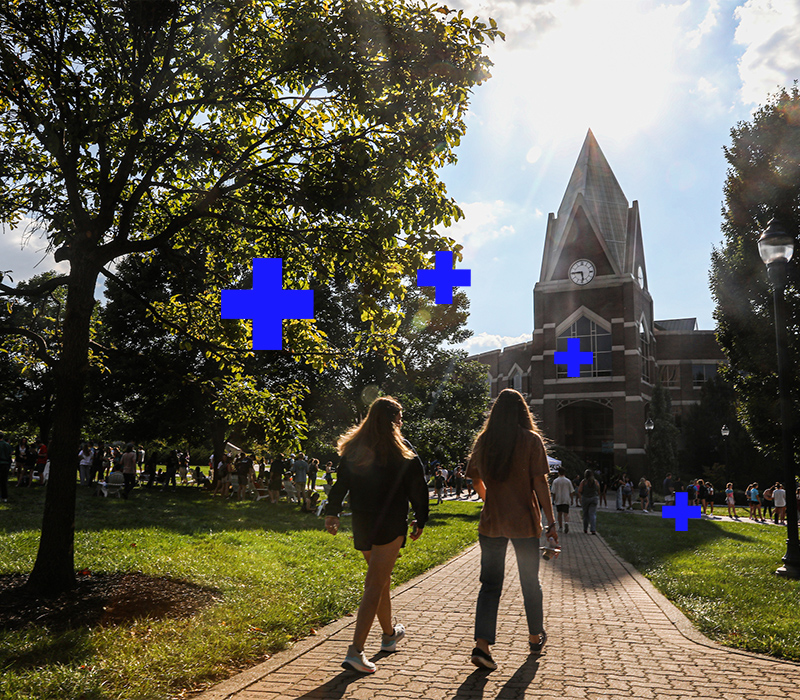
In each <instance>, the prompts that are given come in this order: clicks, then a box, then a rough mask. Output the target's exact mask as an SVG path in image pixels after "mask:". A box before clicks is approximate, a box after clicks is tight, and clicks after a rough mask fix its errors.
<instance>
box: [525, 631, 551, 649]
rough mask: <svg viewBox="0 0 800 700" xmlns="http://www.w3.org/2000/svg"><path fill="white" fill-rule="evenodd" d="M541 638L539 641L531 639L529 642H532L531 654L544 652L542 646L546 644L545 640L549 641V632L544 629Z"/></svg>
mask: <svg viewBox="0 0 800 700" xmlns="http://www.w3.org/2000/svg"><path fill="white" fill-rule="evenodd" d="M539 638H540V640H539V641H538V642H531V641H529V642H528V644H530V647H531V654H536V655H538V654H541V653H542V647H543V646H544V645H545V642H546V641H547V632H545V631H544V630H542V631H541V633H540V634H539Z"/></svg>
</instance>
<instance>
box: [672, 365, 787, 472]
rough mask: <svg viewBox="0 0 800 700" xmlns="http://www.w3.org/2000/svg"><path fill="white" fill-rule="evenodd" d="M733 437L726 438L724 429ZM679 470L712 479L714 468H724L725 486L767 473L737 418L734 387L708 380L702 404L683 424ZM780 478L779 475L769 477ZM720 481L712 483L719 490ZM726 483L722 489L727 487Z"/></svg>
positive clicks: (721, 380)
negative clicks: (721, 466) (716, 465)
mask: <svg viewBox="0 0 800 700" xmlns="http://www.w3.org/2000/svg"><path fill="white" fill-rule="evenodd" d="M723 425H725V426H727V427H728V430H729V431H730V433H729V434H728V437H727V438H724V437H723V436H722V434H721V433H720V430H721V429H722V426H723ZM681 433H682V437H683V450H682V451H681V464H680V470H681V472H682V473H683V475H684V476H689V475H690V474H691V475H694V476H700V475H702V476H703V477H706V476H708V478H711V474H710V470H711V469H712V468H713V466H714V464H719V465H723V467H724V469H723V471H722V475H723V476H722V478H723V479H725V482H724V483H727V482H728V481H733V482H734V483H736V484H738V485H740V486H741V485H742V483H745V484H746V483H747V482H749V481H752V479H753V474H754V473H759V474H764V473H766V471H767V469H768V465H767V464H765V463H764V462H765V460H764V457H763V455H761V454H759V452H758V451H757V450H756V449H755V446H754V445H753V442H752V440H751V439H750V436H749V435H748V433H747V431H746V430H745V428H744V426H743V425H742V424H741V423H740V422H739V420H738V418H737V399H736V392H735V390H734V388H733V385H732V384H731V383H730V382H729V381H727V380H726V379H724V378H723V377H721V376H720V375H717V376H714V377H712V378H711V379H709V380H708V381H707V382H706V383H705V384H703V388H702V389H701V391H700V403H699V404H695V405H693V406H690V407H689V410H688V412H687V414H686V416H685V417H684V420H683V421H682V426H681ZM770 476H777V475H770ZM720 480H721V479H720V478H715V479H712V481H713V482H714V484H715V485H716V486H717V487H719V482H720ZM724 483H723V485H724Z"/></svg>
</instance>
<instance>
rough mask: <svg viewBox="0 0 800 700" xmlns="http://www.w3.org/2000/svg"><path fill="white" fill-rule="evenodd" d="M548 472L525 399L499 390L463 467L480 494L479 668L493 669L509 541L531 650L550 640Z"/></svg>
mask: <svg viewBox="0 0 800 700" xmlns="http://www.w3.org/2000/svg"><path fill="white" fill-rule="evenodd" d="M548 473H549V467H548V464H547V452H546V451H545V447H544V440H543V438H542V434H541V432H540V431H539V428H538V427H537V426H536V422H535V421H534V419H533V416H532V415H531V412H530V409H529V408H528V404H526V403H525V399H524V398H523V397H522V394H520V393H519V392H518V391H514V390H513V389H504V390H503V391H501V392H500V395H499V396H498V397H497V400H496V401H495V402H494V406H492V410H491V412H490V413H489V417H488V418H487V419H486V423H485V424H484V426H483V429H482V430H481V432H480V433H479V434H478V437H477V438H476V439H475V445H474V446H473V448H472V456H471V457H470V459H469V465H468V466H467V476H468V477H469V478H471V479H472V483H473V486H474V488H475V491H476V492H477V493H478V495H479V496H480V497H481V498H482V499H483V509H482V510H481V518H480V523H479V525H478V540H479V542H480V547H481V590H480V593H479V594H478V603H477V606H476V610H475V648H474V649H473V650H472V658H471V661H472V663H473V664H475V665H476V666H478V667H482V668H488V669H495V668H497V664H496V663H495V662H494V660H493V659H492V657H491V654H490V653H489V646H490V645H492V644H494V643H495V633H496V630H497V609H498V605H499V603H500V594H501V593H502V592H503V574H504V571H505V559H506V548H507V547H508V540H511V542H512V544H513V545H514V551H515V552H516V555H517V566H518V567H519V579H520V584H521V586H522V597H523V600H524V602H525V616H526V618H527V620H528V634H529V637H528V643H529V645H530V651H531V653H532V654H541V653H542V647H543V646H544V644H545V642H546V641H547V634H546V633H545V631H544V613H543V610H542V587H541V585H540V584H539V537H540V536H541V534H542V511H544V514H545V515H546V516H547V521H548V522H549V523H550V524H549V526H548V528H547V535H548V536H549V537H552V538H553V539H554V540H555V543H556V544H558V535H557V533H556V522H555V518H554V517H553V502H552V501H551V500H550V486H549V484H548V482H547V475H548Z"/></svg>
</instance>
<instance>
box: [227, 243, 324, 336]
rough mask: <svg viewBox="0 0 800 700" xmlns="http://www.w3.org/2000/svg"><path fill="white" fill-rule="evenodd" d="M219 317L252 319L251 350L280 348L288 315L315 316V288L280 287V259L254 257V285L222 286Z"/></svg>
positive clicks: (307, 317) (297, 316) (310, 317)
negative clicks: (238, 287)
mask: <svg viewBox="0 0 800 700" xmlns="http://www.w3.org/2000/svg"><path fill="white" fill-rule="evenodd" d="M222 318H239V319H246V318H250V319H252V320H253V350H281V349H283V324H282V321H283V320H284V319H287V318H305V319H313V318H314V292H313V291H311V290H309V289H283V260H282V259H281V258H253V288H252V289H224V290H222Z"/></svg>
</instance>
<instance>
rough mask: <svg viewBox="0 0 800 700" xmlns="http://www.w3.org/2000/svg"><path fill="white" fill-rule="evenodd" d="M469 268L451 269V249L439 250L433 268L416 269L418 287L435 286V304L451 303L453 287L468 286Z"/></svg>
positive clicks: (469, 279)
mask: <svg viewBox="0 0 800 700" xmlns="http://www.w3.org/2000/svg"><path fill="white" fill-rule="evenodd" d="M470 281H471V273H470V270H454V269H453V251H452V250H440V251H439V252H437V253H436V266H435V269H433V270H417V286H418V287H436V297H435V301H436V303H437V304H452V303H453V287H469V286H470Z"/></svg>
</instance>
